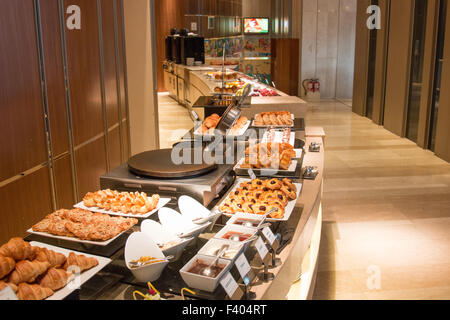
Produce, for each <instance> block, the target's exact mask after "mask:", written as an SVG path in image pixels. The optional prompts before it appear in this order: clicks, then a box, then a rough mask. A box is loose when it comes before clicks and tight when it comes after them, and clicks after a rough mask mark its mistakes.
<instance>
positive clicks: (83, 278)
mask: <svg viewBox="0 0 450 320" xmlns="http://www.w3.org/2000/svg"><path fill="white" fill-rule="evenodd" d="M30 244H31V245H32V246H37V247H41V248H47V249H48V250H52V251H55V252H59V253H62V254H64V255H65V256H66V257H68V256H69V253H71V252H73V253H75V254H77V255H80V254H82V255H84V256H86V257H88V258H95V259H97V261H98V265H97V266H96V267H94V268H92V269H90V270H87V271H84V272H82V273H81V274H80V275H75V278H74V279H73V280H72V281H71V282H69V283H68V284H67V285H66V286H65V287H64V288H62V289H59V290H58V291H55V293H54V294H53V295H52V296H50V297H48V298H47V299H46V300H63V299H64V298H66V297H67V296H69V295H70V294H71V293H72V292H74V291H75V290H78V289H80V287H81V286H82V285H83V284H84V283H85V282H87V281H88V280H89V279H91V278H92V277H93V276H95V275H96V274H97V273H99V272H100V271H101V270H102V269H103V268H104V267H106V266H107V265H108V264H109V263H111V261H112V260H111V259H109V258H103V257H99V256H95V255H92V254H87V253H81V252H77V251H73V250H67V249H63V248H59V247H55V246H51V245H48V244H45V243H41V242H36V241H31V242H30Z"/></svg>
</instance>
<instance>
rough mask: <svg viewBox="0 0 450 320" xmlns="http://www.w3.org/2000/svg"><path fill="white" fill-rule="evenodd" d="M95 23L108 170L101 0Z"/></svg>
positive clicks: (98, 4)
mask: <svg viewBox="0 0 450 320" xmlns="http://www.w3.org/2000/svg"><path fill="white" fill-rule="evenodd" d="M97 24H98V47H99V60H100V79H101V81H100V83H101V90H102V109H103V125H104V126H105V130H104V131H105V158H106V171H107V172H108V171H109V170H110V167H111V165H110V162H109V139H108V138H109V137H108V115H107V110H106V88H105V61H104V57H103V55H104V50H103V19H102V3H101V0H97Z"/></svg>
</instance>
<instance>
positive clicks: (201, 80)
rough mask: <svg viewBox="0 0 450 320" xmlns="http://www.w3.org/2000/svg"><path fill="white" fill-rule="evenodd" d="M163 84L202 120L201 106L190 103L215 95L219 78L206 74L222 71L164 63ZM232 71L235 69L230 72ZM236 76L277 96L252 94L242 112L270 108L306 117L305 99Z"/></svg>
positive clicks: (241, 74) (246, 112) (252, 113)
mask: <svg viewBox="0 0 450 320" xmlns="http://www.w3.org/2000/svg"><path fill="white" fill-rule="evenodd" d="M164 70H165V72H164V73H165V84H166V88H167V89H168V91H169V95H170V96H171V97H172V98H174V99H175V100H177V101H178V102H179V103H180V104H182V105H184V106H186V107H187V108H189V109H190V110H194V111H195V112H196V113H197V115H198V116H199V118H200V119H201V120H204V119H205V112H204V110H203V109H202V108H193V107H192V106H193V105H194V103H195V102H196V101H197V100H198V98H199V97H201V96H211V95H214V94H215V88H216V87H217V86H221V81H218V80H213V79H212V78H211V77H208V76H207V73H212V72H216V71H221V67H216V66H214V67H212V66H192V67H191V66H185V65H180V64H171V63H169V64H168V63H165V64H164ZM233 72H234V71H233ZM237 74H238V77H239V78H240V79H241V80H242V81H245V82H246V83H250V84H252V86H253V87H254V88H258V89H261V90H267V91H268V92H271V93H274V94H277V96H253V97H252V103H251V104H252V106H251V108H244V109H243V115H244V116H247V117H251V116H253V115H254V114H255V113H260V112H268V111H272V110H280V109H283V110H286V111H289V112H291V113H292V114H294V115H295V117H296V118H305V116H306V102H305V101H304V100H302V99H300V98H298V97H295V96H289V95H287V94H286V93H284V92H281V91H279V90H277V89H276V88H273V87H270V86H267V85H264V84H261V83H259V82H258V81H256V80H252V79H251V78H249V77H247V76H246V75H245V74H243V73H240V72H237Z"/></svg>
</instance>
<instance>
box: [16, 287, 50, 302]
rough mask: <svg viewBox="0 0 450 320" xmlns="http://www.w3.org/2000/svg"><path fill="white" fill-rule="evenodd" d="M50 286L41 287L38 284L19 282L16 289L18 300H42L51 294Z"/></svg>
mask: <svg viewBox="0 0 450 320" xmlns="http://www.w3.org/2000/svg"><path fill="white" fill-rule="evenodd" d="M53 293H54V292H53V290H52V289H50V288H44V287H41V286H40V285H38V284H27V283H21V284H20V285H19V288H18V290H17V297H18V298H19V300H44V299H46V298H48V297H50V296H51V295H53Z"/></svg>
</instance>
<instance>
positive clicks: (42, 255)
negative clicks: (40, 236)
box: [36, 248, 66, 267]
mask: <svg viewBox="0 0 450 320" xmlns="http://www.w3.org/2000/svg"><path fill="white" fill-rule="evenodd" d="M36 260H37V261H40V262H45V261H48V262H49V263H50V266H51V267H61V266H63V265H64V263H65V262H66V256H65V255H63V254H62V253H59V252H55V251H52V250H48V249H47V248H40V250H39V253H38V254H37V256H36Z"/></svg>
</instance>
